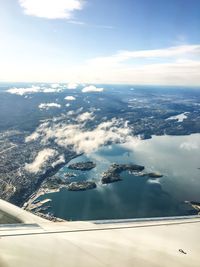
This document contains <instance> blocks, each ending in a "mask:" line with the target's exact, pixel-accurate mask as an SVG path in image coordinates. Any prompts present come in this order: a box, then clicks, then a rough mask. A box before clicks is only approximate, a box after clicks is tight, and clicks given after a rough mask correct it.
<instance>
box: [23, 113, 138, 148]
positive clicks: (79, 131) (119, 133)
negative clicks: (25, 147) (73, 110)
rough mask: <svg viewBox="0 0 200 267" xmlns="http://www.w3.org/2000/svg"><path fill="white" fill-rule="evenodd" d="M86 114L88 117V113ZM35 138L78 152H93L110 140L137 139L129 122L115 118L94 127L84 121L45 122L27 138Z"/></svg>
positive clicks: (28, 140)
mask: <svg viewBox="0 0 200 267" xmlns="http://www.w3.org/2000/svg"><path fill="white" fill-rule="evenodd" d="M83 114H84V113H83ZM84 116H85V117H86V115H84ZM88 117H89V116H88ZM79 118H80V117H79ZM77 121H78V120H77ZM35 140H39V141H40V142H41V144H43V145H46V144H48V143H49V141H50V140H51V142H52V140H53V141H54V142H55V143H56V144H57V145H59V146H61V147H64V148H67V147H70V148H72V149H73V150H74V151H75V152H77V153H91V152H92V151H95V150H97V149H98V148H99V147H100V146H103V145H105V144H108V143H110V142H113V143H116V142H119V143H124V142H126V141H135V140H136V139H135V138H134V137H132V135H131V129H130V128H129V127H128V123H127V122H123V120H119V119H115V118H114V119H112V120H110V121H106V122H102V123H100V124H99V125H97V126H96V127H95V128H93V129H87V128H85V123H84V122H83V123H80V122H79V123H77V124H67V123H64V122H63V123H62V122H48V123H43V124H41V125H40V126H39V127H38V128H37V129H36V131H35V132H34V133H32V135H30V136H28V137H27V138H26V142H30V141H35Z"/></svg>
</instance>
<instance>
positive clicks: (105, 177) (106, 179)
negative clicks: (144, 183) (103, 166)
mask: <svg viewBox="0 0 200 267" xmlns="http://www.w3.org/2000/svg"><path fill="white" fill-rule="evenodd" d="M143 170H144V166H141V165H136V164H116V163H114V164H112V165H111V166H110V168H109V169H108V170H107V171H106V172H103V174H102V177H101V182H102V184H108V183H114V182H118V181H122V178H121V176H120V174H121V172H123V171H131V172H141V171H143Z"/></svg>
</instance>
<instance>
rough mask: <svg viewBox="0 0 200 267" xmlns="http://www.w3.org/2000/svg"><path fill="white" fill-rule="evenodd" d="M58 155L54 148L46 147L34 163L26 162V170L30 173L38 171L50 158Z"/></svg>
mask: <svg viewBox="0 0 200 267" xmlns="http://www.w3.org/2000/svg"><path fill="white" fill-rule="evenodd" d="M57 155H58V152H57V151H56V150H54V149H50V148H45V149H43V150H41V151H40V152H39V153H38V154H37V156H36V158H35V160H34V161H33V162H32V163H26V164H25V167H24V168H25V170H26V171H28V172H30V173H38V172H39V171H41V170H42V168H43V167H44V166H45V165H46V164H47V162H48V161H49V159H51V158H53V157H55V156H57Z"/></svg>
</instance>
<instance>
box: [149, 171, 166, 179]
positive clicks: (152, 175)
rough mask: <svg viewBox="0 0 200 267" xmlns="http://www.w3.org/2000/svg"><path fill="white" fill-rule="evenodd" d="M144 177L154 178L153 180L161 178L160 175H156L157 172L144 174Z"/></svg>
mask: <svg viewBox="0 0 200 267" xmlns="http://www.w3.org/2000/svg"><path fill="white" fill-rule="evenodd" d="M144 175H145V176H148V177H150V178H154V179H156V178H161V177H163V175H162V174H160V173H157V172H150V173H146V174H144Z"/></svg>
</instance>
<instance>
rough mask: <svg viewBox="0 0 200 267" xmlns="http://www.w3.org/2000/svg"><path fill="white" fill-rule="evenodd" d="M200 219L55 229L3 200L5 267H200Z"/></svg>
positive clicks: (1, 266)
mask: <svg viewBox="0 0 200 267" xmlns="http://www.w3.org/2000/svg"><path fill="white" fill-rule="evenodd" d="M199 253H200V217H199V216H187V217H171V218H157V219H144V220H142V219H140V220H109V221H89V222H59V223H54V222H50V221H47V220H44V219H42V218H39V217H37V216H35V215H33V214H31V213H28V212H26V211H24V210H22V209H20V208H18V207H15V206H14V205H12V204H9V203H7V202H5V201H2V200H0V267H50V266H54V267H60V266H62V267H65V266H66V267H72V266H73V267H98V266H110V267H158V266H160V267H179V266H180V267H200V256H199Z"/></svg>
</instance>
